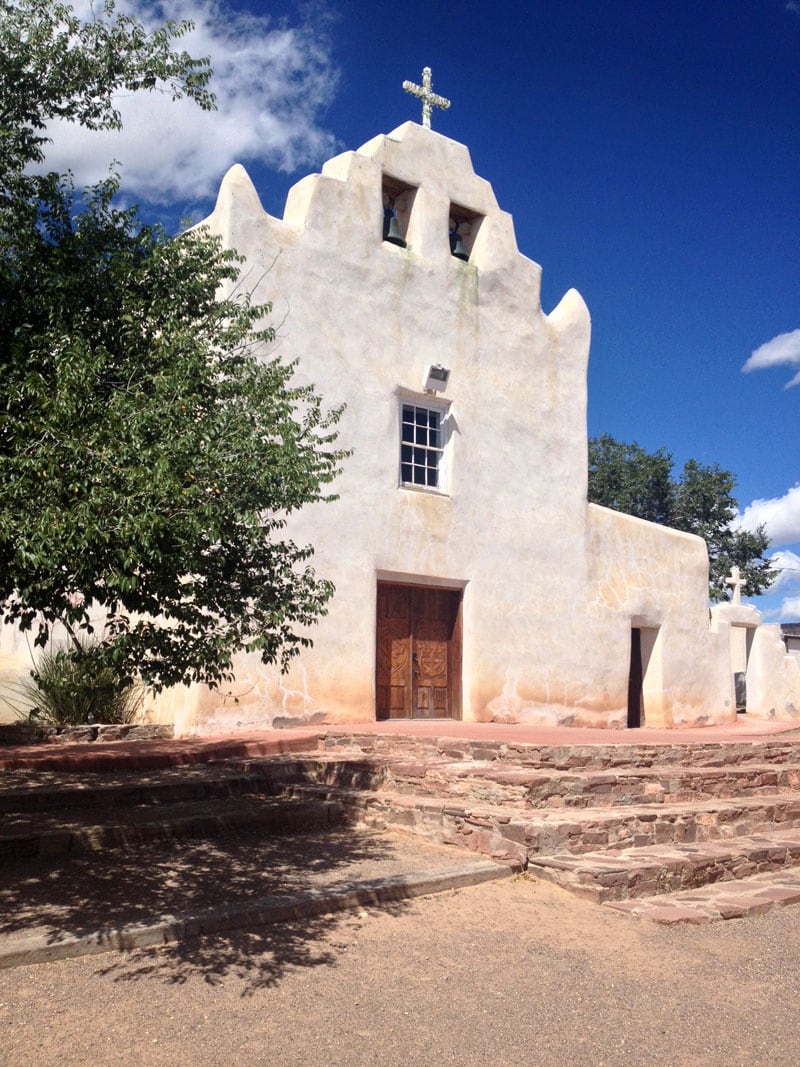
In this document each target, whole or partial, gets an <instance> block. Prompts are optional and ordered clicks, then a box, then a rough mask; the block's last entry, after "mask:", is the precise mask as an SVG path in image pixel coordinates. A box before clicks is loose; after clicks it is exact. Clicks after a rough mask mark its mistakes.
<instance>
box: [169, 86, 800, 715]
mask: <svg viewBox="0 0 800 1067" xmlns="http://www.w3.org/2000/svg"><path fill="white" fill-rule="evenodd" d="M426 73H427V72H426ZM425 118H426V124H423V125H417V124H416V123H413V122H408V123H405V124H404V125H402V126H400V127H398V128H397V129H396V130H394V131H393V132H392V133H390V134H388V135H386V136H384V135H381V136H378V137H376V138H374V139H373V140H371V141H369V142H368V143H367V144H365V145H364V146H363V147H361V148H360V149H358V151H355V152H346V153H344V154H343V155H340V156H337V157H336V158H334V159H331V160H329V161H328V162H327V163H326V164H325V165H324V167H323V168H322V173H321V174H314V175H311V176H309V177H306V178H304V179H303V180H302V181H300V182H299V183H298V184H297V185H295V186H294V188H293V189H292V190H291V191H290V193H289V195H288V199H287V203H286V209H285V212H284V215H283V218H282V219H279V218H274V217H272V216H271V215H269V214H267V213H266V212H264V210H263V209H262V206H261V204H260V202H259V198H258V196H257V194H256V191H255V189H254V187H253V185H252V183H251V182H250V179H249V178H248V176H247V174H246V172H245V171H244V169H243V168H242V167H241V166H235V167H233V168H232V169H231V170H230V171H229V172H228V174H227V175H226V176H225V178H224V181H223V183H222V186H221V189H220V193H219V198H218V201H217V205H216V208H215V210H214V212H213V214H212V215H211V216H210V218H209V219H208V220H206V222H207V225H208V226H209V227H210V228H211V230H212V231H214V232H215V233H218V234H220V235H221V237H222V239H223V241H224V243H225V244H226V245H227V246H228V247H232V248H235V249H236V250H237V251H238V252H239V253H241V254H242V255H244V256H245V257H246V260H247V266H246V268H245V277H246V280H247V284H248V285H254V287H255V288H254V293H253V296H254V299H255V300H256V301H258V302H271V304H272V307H273V313H272V319H271V321H272V323H273V324H274V325H275V326H276V328H277V337H276V340H275V342H274V346H273V350H272V352H271V353H270V354H278V355H279V356H281V357H284V358H286V359H287V360H289V359H291V360H294V359H298V360H299V366H298V370H297V380H298V381H299V382H300V383H313V384H314V386H315V388H316V390H317V391H318V392H319V393H320V394H321V395H322V397H323V398H324V400H325V403H326V404H327V405H328V406H329V407H334V406H338V405H340V404H344V405H346V408H345V412H344V415H343V418H342V420H341V423H340V427H339V428H340V440H339V443H340V445H341V446H342V447H344V448H348V449H350V450H352V455H351V457H350V458H349V459H348V460H347V461H346V462H345V464H344V467H343V472H342V474H341V475H340V477H339V479H338V481H337V483H336V485H335V487H334V488H335V491H336V492H337V493H338V494H339V498H338V500H336V501H335V502H333V503H327V504H318V505H314V506H309V507H307V508H305V509H304V510H302V512H300V513H298V514H297V515H294V516H292V517H291V520H290V525H289V535H290V536H291V537H292V538H293V539H294V540H295V542H297V543H300V544H307V543H310V544H312V545H313V546H314V550H315V555H314V558H313V561H312V562H313V565H314V567H315V569H316V570H317V571H318V572H319V573H320V574H321V575H324V576H325V577H328V578H330V579H332V580H333V582H334V584H335V586H336V593H335V596H334V597H333V599H332V601H331V602H330V605H329V613H328V615H327V616H326V617H324V618H323V619H321V620H320V622H319V624H318V625H316V626H315V627H313V628H312V629H311V630H310V631H309V636H310V637H311V638H312V639H313V647H312V648H309V649H307V650H304V651H303V652H302V653H301V655H300V656H299V657H298V658H297V659H296V660H295V661H294V666H293V667H292V669H291V671H290V673H289V674H287V675H283V676H282V675H281V674H280V671H279V670H278V669H277V668H274V669H273V668H267V667H264V666H263V665H262V664H261V663H260V662H259V661H258V658H257V656H255V655H254V656H250V657H248V656H242V657H240V659H239V660H238V661H237V663H236V682H235V683H234V684H233V685H232V686H230V687H228V688H227V689H225V690H224V691H217V692H213V691H210V690H207V689H205V688H204V687H199V686H198V687H194V688H193V689H190V690H185V689H182V688H177V689H175V690H172V691H170V692H167V693H163V694H162V695H161V697H160V698H159V700H158V703H157V705H156V706H155V707H154V708H153V709H152V713H153V714H154V715H155V716H156V717H157V718H158V719H159V720H161V721H174V722H175V727H176V734H185V733H189V734H191V733H210V732H221V731H229V730H235V729H237V728H241V729H246V728H249V729H252V728H253V727H261V728H263V727H267V726H275V727H278V726H287V725H290V724H293V723H297V724H300V723H311V722H320V723H321V722H329V723H346V722H353V723H356V722H364V721H369V720H374V719H378V720H382V719H395V718H404V719H417V718H421V719H430V718H434V719H445V720H446V719H465V720H472V721H481V722H497V723H542V724H561V725H576V726H599V727H609V728H625V727H627V726H638V725H647V726H651V727H664V728H669V727H672V726H686V725H702V724H711V723H721V722H730V721H733V720H734V719H735V718H736V715H737V700H736V689H735V684H734V676H735V675H737V676H738V677H739V680H740V683H741V680H742V678H744V677H745V676H746V705H745V707H744V708H740V710H745V709H746V713H747V714H748V715H753V716H758V717H762V718H790V717H797V716H798V715H800V666H799V665H798V662H797V661H796V660H793V659H791V658H789V657H788V656H787V655H786V653H785V649H784V646H783V644H782V642H781V639H780V634H779V630H778V627H777V626H776V627H767V626H761V625H760V616H759V613H758V612H757V611H756V610H755V609H754V608H752V607H749V606H747V605H744V604H742V603H741V598H740V592H741V588H740V583H737V582H736V579H735V577H734V578H733V579H732V584H733V599H732V601H731V602H729V603H726V604H723V605H720V606H718V607H717V608H715V609H713V611H712V612H711V613H709V607H708V596H707V593H708V558H707V552H706V546H705V544H704V542H703V541H702V540H701V539H700V538H698V537H694V536H691V535H688V534H685V533H679V532H677V531H675V530H671V529H666V528H664V527H660V526H657V525H654V524H652V523H648V522H645V521H643V520H640V519H636V518H632V517H629V516H626V515H622V514H618V513H615V512H612V511H609V510H607V509H605V508H602V507H598V506H596V505H593V504H588V503H587V429H586V405H587V360H588V356H589V341H590V318H589V312H588V310H587V308H586V305H585V304H584V302H583V300H582V298H581V297H580V295H579V294H578V293H577V292H575V291H574V290H571V291H570V292H568V293H567V294H566V295H565V296H564V297H563V299H562V300H561V302H560V304H559V305H558V306H557V307H556V308H555V309H554V310H553V311H551V312H550V313H549V314H545V312H544V311H543V310H542V307H541V304H540V279H541V268H540V267H539V266H538V265H537V264H536V263H534V262H533V261H531V260H530V259H527V258H526V257H525V256H524V255H522V254H521V253H520V252H519V250H518V248H517V244H516V240H515V236H514V225H513V221H512V218H511V216H510V215H509V214H507V213H506V212H505V211H503V210H502V209H501V208H500V207H499V205H498V203H497V200H496V199H495V196H494V193H493V191H492V188H491V185H490V184H489V183H488V182H487V181H486V180H484V179H483V178H479V177H477V176H476V174H475V173H474V171H473V169H472V164H471V160H470V156H469V152H468V150H467V149H466V148H465V147H464V146H463V145H461V144H457V143H456V142H454V141H452V140H450V139H448V138H447V137H443V136H441V135H440V134H438V133H436V132H434V131H433V130H431V129H430V127H429V124H427V115H426V116H425ZM740 688H742V687H741V686H740ZM741 700H742V698H740V703H741Z"/></svg>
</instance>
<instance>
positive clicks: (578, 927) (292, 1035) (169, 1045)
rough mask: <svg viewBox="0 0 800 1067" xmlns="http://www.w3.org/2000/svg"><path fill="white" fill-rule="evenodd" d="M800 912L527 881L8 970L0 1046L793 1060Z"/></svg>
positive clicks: (231, 1057) (20, 1049) (194, 1059)
mask: <svg viewBox="0 0 800 1067" xmlns="http://www.w3.org/2000/svg"><path fill="white" fill-rule="evenodd" d="M799 926H800V909H798V908H787V909H784V910H782V911H775V912H772V913H770V914H769V915H765V916H762V917H757V918H752V919H748V920H747V921H745V922H728V923H720V924H716V925H713V926H705V927H683V928H679V929H673V930H670V929H665V928H662V927H657V926H652V925H650V924H646V923H641V922H636V921H633V920H630V919H627V918H625V917H623V916H619V915H616V914H614V913H613V912H610V911H607V910H605V909H602V908H598V907H596V906H594V905H589V904H585V903H583V902H580V901H577V900H575V899H574V898H571V897H569V896H566V895H564V894H563V893H561V891H559V890H557V889H555V888H554V887H552V886H549V885H546V884H544V883H541V882H534V881H532V880H530V879H527V878H524V877H523V878H519V879H515V880H511V881H505V882H499V883H492V884H489V885H484V886H478V887H475V888H472V889H465V890H459V891H456V892H452V893H447V894H442V895H440V896H436V897H429V898H423V899H420V900H416V901H412V902H408V903H403V904H398V905H393V906H392V907H390V908H386V909H380V910H378V909H375V910H372V911H370V912H369V913H367V912H361V913H358V914H352V913H350V914H347V915H344V916H342V915H339V916H334V917H326V918H321V919H315V920H312V921H310V922H308V923H304V924H292V925H287V926H284V927H280V928H278V927H274V928H271V929H265V930H261V931H259V932H256V933H248V934H240V935H237V936H234V937H230V938H225V939H221V938H220V939H208V940H207V941H203V942H193V943H188V944H186V945H184V946H179V947H177V948H170V949H164V950H161V951H158V952H137V953H134V954H131V955H130V956H119V955H109V956H100V957H90V958H84V959H81V960H74V961H67V962H65V963H58V964H48V965H40V966H36V967H29V968H18V969H15V970H13V971H6V972H0V1060H1V1061H2V1062H3V1063H4V1064H5V1065H7V1067H17V1065H26V1067H27V1065H31V1064H35V1065H37V1067H39V1065H41V1067H47V1065H51V1064H52V1065H55V1064H146V1065H150V1064H153V1065H161V1064H164V1065H166V1064H185V1065H218V1064H228V1063H230V1064H239V1063H241V1064H248V1065H249V1064H270V1065H274V1067H284V1065H285V1067H290V1065H291V1067H295V1065H297V1067H300V1065H307V1064H337V1065H341V1067H347V1065H357V1067H361V1065H366V1064H380V1065H381V1067H394V1065H397V1067H400V1065H407V1064H411V1065H428V1064H430V1065H435V1067H439V1065H443V1064H466V1065H473V1064H474V1065H476V1067H477V1065H478V1064H480V1065H506V1064H508V1065H512V1064H513V1065H514V1067H518V1065H520V1064H544V1065H550V1064H554V1065H555V1064H559V1065H560V1064H564V1063H575V1064H592V1065H593V1067H594V1065H601V1064H609V1065H612V1064H613V1065H614V1067H624V1065H631V1067H633V1065H636V1067H640V1065H642V1064H654V1065H662V1064H664V1065H667V1064H669V1065H689V1064H692V1065H699V1067H703V1065H720V1067H723V1065H724V1067H737V1065H742V1067H744V1065H748V1067H754V1065H760V1064H770V1065H771V1067H779V1065H784V1064H785V1065H787V1067H788V1065H789V1064H791V1065H792V1067H794V1064H796V1063H797V1062H798V1059H799V1058H800V1022H798V1019H797V1013H796V1005H797V1003H798V995H800V937H798V934H799V933H800V929H799Z"/></svg>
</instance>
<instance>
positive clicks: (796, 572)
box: [769, 549, 800, 593]
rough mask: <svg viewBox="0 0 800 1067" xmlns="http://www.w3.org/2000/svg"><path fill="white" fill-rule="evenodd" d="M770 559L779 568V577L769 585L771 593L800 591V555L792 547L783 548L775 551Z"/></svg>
mask: <svg viewBox="0 0 800 1067" xmlns="http://www.w3.org/2000/svg"><path fill="white" fill-rule="evenodd" d="M769 561H770V563H771V564H772V565H773V566H774V567H776V568H777V570H778V576H777V578H776V579H775V581H774V582H773V583H772V585H771V586H770V587H769V591H770V593H778V592H781V591H783V592H792V593H793V592H795V591H797V592H798V593H800V556H798V554H797V553H796V552H792V551H791V550H790V549H781V550H780V551H779V552H773V553H772V555H771V556H770V557H769Z"/></svg>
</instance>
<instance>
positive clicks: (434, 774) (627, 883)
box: [0, 734, 800, 914]
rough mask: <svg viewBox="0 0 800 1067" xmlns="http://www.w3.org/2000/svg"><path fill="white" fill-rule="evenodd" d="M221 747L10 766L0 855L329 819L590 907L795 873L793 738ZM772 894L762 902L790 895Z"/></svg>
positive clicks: (395, 740)
mask: <svg viewBox="0 0 800 1067" xmlns="http://www.w3.org/2000/svg"><path fill="white" fill-rule="evenodd" d="M260 745H261V743H260ZM223 751H224V752H225V756H224V757H222V755H221V753H222V752H223ZM219 754H220V759H219V760H218V761H217V762H206V763H205V764H203V765H202V766H197V767H186V768H181V769H178V768H172V769H164V770H158V771H154V772H151V773H148V772H134V771H133V770H132V769H129V770H126V771H124V772H119V773H114V774H111V775H109V774H105V775H104V774H102V773H99V774H85V773H82V774H81V776H80V778H79V779H71V778H70V776H69V775H67V774H58V773H49V772H48V773H45V774H37V773H36V772H27V771H22V770H20V771H11V772H9V775H10V777H9V778H7V780H6V783H7V784H4V785H3V787H2V788H0V813H2V815H3V818H2V821H1V822H0V827H1V828H2V829H0V857H2V858H3V859H5V860H8V861H11V860H13V861H17V862H19V861H23V860H25V859H32V858H35V857H37V856H38V857H41V856H48V857H49V856H54V857H56V860H55V861H54V862H58V860H57V857H59V856H67V855H69V854H70V853H77V852H80V851H81V850H83V851H84V852H85V851H86V850H103V851H105V850H113V849H130V848H134V847H136V846H137V845H139V844H143V843H145V842H148V841H168V840H172V839H175V840H178V839H180V838H182V837H195V838H197V837H200V836H207V837H210V838H213V837H217V838H219V837H222V836H224V835H225V834H227V833H231V832H233V831H237V832H238V831H242V830H244V831H248V832H249V831H251V830H252V832H253V833H254V834H260V833H264V834H273V833H286V832H291V831H293V830H304V829H309V828H317V827H320V826H330V825H333V824H335V823H337V822H342V821H344V822H349V823H358V824H362V825H364V826H367V827H371V828H376V829H389V830H402V831H407V832H411V833H414V834H416V835H418V836H420V837H423V838H425V839H427V840H428V841H430V842H433V843H436V844H447V845H456V846H458V847H460V848H465V849H469V850H470V851H472V852H476V853H479V854H483V855H485V856H488V857H491V858H493V859H495V860H497V861H500V862H502V863H504V864H507V865H511V866H514V867H516V868H518V869H522V868H524V867H526V866H527V867H529V868H530V869H531V870H532V871H534V872H535V873H538V874H540V875H541V876H542V877H547V878H550V879H552V880H554V881H557V882H558V883H559V884H561V885H563V886H564V887H565V888H569V889H571V890H572V891H574V892H579V893H581V894H582V895H584V896H587V897H589V898H591V899H594V900H597V901H598V902H605V901H611V900H615V901H618V902H622V901H623V900H625V899H628V900H640V901H641V900H644V899H649V898H651V897H657V895H658V894H660V893H671V894H674V893H682V892H687V891H691V892H698V891H699V887H700V886H701V885H703V884H704V883H705V884H708V885H714V884H723V883H725V884H727V882H728V881H732V880H735V879H737V880H738V879H741V880H746V879H749V878H750V877H751V876H752V875H753V874H755V873H758V874H759V877H762V876H764V874H765V873H766V872H774V871H775V870H779V871H782V872H783V874H784V875H785V876H786V877H787V878H789V875H788V874H787V873H786V872H787V871H790V870H791V869H792V865H794V864H797V865H798V866H800V746H799V745H798V743H797V742H791V741H786V740H782V741H775V740H770V741H759V742H752V743H748V742H737V743H734V744H724V743H708V744H706V743H701V744H697V745H686V744H680V745H679V744H657V745H656V744H652V745H630V744H620V745H614V744H602V745H580V746H566V745H563V746H534V745H522V744H516V745H512V744H507V743H501V742H496V743H495V742H485V741H480V742H479V741H471V740H464V739H457V740H454V739H452V738H445V737H443V738H419V737H417V738H414V737H407V736H402V737H396V736H392V737H388V736H381V735H374V734H370V735H338V734H335V735H334V734H329V735H327V736H324V737H322V738H321V741H320V747H318V748H317V749H316V750H314V751H306V752H304V751H294V752H292V751H290V750H288V749H287V748H283V750H282V752H280V751H275V750H274V749H272V750H269V751H263V750H260V748H259V747H255V748H254V747H246V748H245V749H244V751H243V752H242V753H241V755H237V754H235V753H234V754H230V749H227V750H223V749H220V753H219ZM208 755H209V754H207V753H206V754H204V758H208ZM25 774H29V778H28V779H24V778H17V779H13V776H14V775H23V776H24V775H25ZM12 779H13V780H12ZM37 783H38V784H37ZM787 885H788V883H787ZM784 889H785V892H784ZM784 889H780V890H779V889H775V895H776V899H777V898H780V899H789V896H790V895H791V894H790V889H786V887H784ZM674 906H675V907H678V905H677V904H675V905H674ZM680 906H681V907H688V905H683V904H681V905H680ZM703 906H704V907H707V908H712V905H711V904H706V905H703ZM755 906H756V905H755V904H754V905H753V907H755ZM653 907H655V905H653ZM692 907H695V910H697V908H700V905H695V904H692ZM642 908H643V910H644V911H646V910H647V909H646V908H645V907H644V905H642ZM651 910H652V909H651ZM701 910H702V909H701ZM633 914H638V912H633Z"/></svg>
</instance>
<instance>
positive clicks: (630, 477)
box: [589, 434, 775, 600]
mask: <svg viewBox="0 0 800 1067" xmlns="http://www.w3.org/2000/svg"><path fill="white" fill-rule="evenodd" d="M735 488H736V479H735V477H734V476H733V474H731V472H730V471H726V470H723V469H722V468H721V467H720V466H718V465H717V464H713V465H712V466H707V465H705V464H703V463H699V462H698V461H697V460H694V459H690V460H688V461H687V462H686V463H685V464H684V467H683V470H682V471H681V473H680V475H679V476H678V477H675V476H674V473H673V459H672V455H671V454H670V453H669V452H667V451H666V449H664V448H660V449H658V450H657V451H656V452H647V451H646V450H645V449H644V448H642V447H641V446H640V445H638V444H637V443H636V442H635V441H634V442H633V443H632V444H626V443H624V442H622V441H617V440H616V439H615V438H613V437H611V436H610V435H609V434H601V436H600V437H594V438H591V439H590V441H589V500H590V501H591V502H592V503H595V504H602V505H604V506H605V507H608V508H613V509H614V510H615V511H623V512H625V513H626V514H628V515H636V516H637V517H638V518H640V519H649V520H650V521H651V522H658V523H661V524H662V525H664V526H671V527H673V528H674V529H676V530H683V531H684V532H686V533H693V534H697V535H698V536H700V537H702V538H703V539H704V540H705V542H706V545H707V546H708V555H709V596H710V597H711V599H712V600H724V599H725V597H726V595H727V592H728V590H729V587H728V586H727V585H726V582H725V579H726V578H727V577H728V576H729V574H730V570H731V567H733V566H737V567H739V569H740V571H741V574H742V577H743V578H744V581H745V583H746V589H747V592H748V593H750V594H751V595H752V596H757V595H758V594H759V593H762V592H764V590H765V589H767V588H768V586H769V585H770V584H771V583H772V582H773V581H774V580H775V571H774V569H773V568H772V566H771V565H770V562H769V560H767V559H764V553H765V552H766V550H767V548H768V547H769V538H768V537H767V535H766V532H765V531H764V528H763V527H759V529H758V530H757V531H756V532H755V533H751V532H749V531H747V530H742V529H739V528H736V527H734V525H733V522H734V519H735V517H736V510H737V501H736V498H735V497H734V495H733V492H734V489H735Z"/></svg>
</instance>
